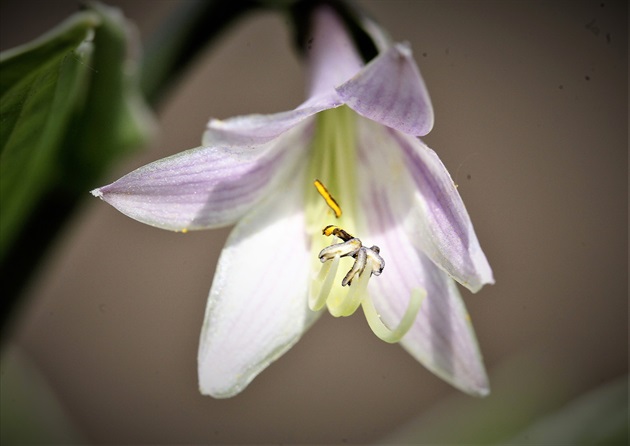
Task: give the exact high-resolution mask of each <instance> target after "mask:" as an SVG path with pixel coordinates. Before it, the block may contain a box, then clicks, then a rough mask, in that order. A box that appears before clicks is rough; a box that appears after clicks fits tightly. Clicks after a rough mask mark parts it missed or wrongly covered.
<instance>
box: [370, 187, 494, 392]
mask: <svg viewBox="0 0 630 446" xmlns="http://www.w3.org/2000/svg"><path fill="white" fill-rule="evenodd" d="M362 201H363V203H364V206H363V207H364V209H365V212H366V217H367V221H368V222H369V223H368V224H369V228H368V229H369V234H370V243H374V244H376V245H377V246H379V247H380V249H381V255H382V257H383V258H384V259H385V265H386V266H385V269H384V270H383V272H382V274H381V275H380V276H378V277H373V278H372V280H370V285H369V286H370V288H369V292H370V296H371V297H372V299H373V302H374V305H375V307H376V309H377V311H378V312H379V314H380V315H381V318H382V320H383V322H385V324H386V325H388V326H389V327H395V326H396V325H397V324H398V323H399V321H400V320H401V318H402V316H403V314H404V313H405V310H406V308H407V305H408V303H409V298H410V296H411V292H412V290H414V289H416V288H420V289H424V290H426V292H427V297H426V298H425V299H424V301H423V302H422V306H421V307H420V312H419V314H418V316H417V318H416V320H415V322H414V324H413V326H412V327H411V329H410V330H409V332H407V334H406V335H405V336H404V337H403V339H402V341H401V344H402V346H403V347H404V348H405V349H406V350H407V351H408V352H409V353H410V354H411V355H412V356H413V357H414V358H416V359H417V360H418V361H420V362H421V363H422V364H423V365H424V366H425V367H427V368H428V369H429V370H431V371H432V372H433V373H435V374H436V375H438V376H439V377H441V378H442V379H444V380H446V381H447V382H449V383H451V384H452V385H454V386H455V387H457V388H459V389H460V390H462V391H464V392H467V393H470V394H472V395H477V396H483V395H486V394H488V392H489V386H488V378H487V375H486V371H485V368H484V365H483V360H482V358H481V354H480V352H479V347H478V345H477V339H476V337H475V333H474V330H473V328H472V325H471V323H470V317H469V315H468V312H467V311H466V308H465V306H464V303H463V301H462V299H461V296H460V294H459V291H458V289H457V285H456V284H455V282H454V281H453V280H452V279H451V278H450V277H448V276H447V275H446V274H445V273H444V272H442V271H441V270H440V269H438V268H437V267H436V266H435V264H434V263H433V262H432V261H431V260H430V259H428V258H427V257H426V256H425V255H423V254H422V253H421V252H418V251H417V250H416V249H415V248H414V247H413V245H412V243H411V241H410V240H409V238H408V237H407V235H406V234H405V231H404V230H403V228H402V227H401V226H400V225H399V224H398V223H397V222H396V221H394V219H393V217H392V216H393V213H392V211H391V209H389V204H388V201H387V198H386V196H385V195H384V194H382V193H380V192H379V191H378V190H375V189H372V190H370V191H369V192H367V193H366V194H364V196H363V200H362ZM368 203H370V204H371V206H369V205H368Z"/></svg>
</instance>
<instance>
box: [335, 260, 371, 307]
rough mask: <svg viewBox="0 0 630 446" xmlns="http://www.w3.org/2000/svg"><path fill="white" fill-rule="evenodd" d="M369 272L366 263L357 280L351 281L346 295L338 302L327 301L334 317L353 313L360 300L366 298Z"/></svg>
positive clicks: (369, 268)
mask: <svg viewBox="0 0 630 446" xmlns="http://www.w3.org/2000/svg"><path fill="white" fill-rule="evenodd" d="M371 274H372V271H371V266H370V265H369V264H367V265H366V268H365V270H364V271H363V272H362V273H361V274H360V275H359V278H358V280H356V281H354V282H352V284H351V285H350V289H349V290H348V293H347V294H346V297H345V298H344V299H343V300H342V301H341V302H339V303H338V304H337V303H335V302H330V301H329V302H327V304H328V311H330V314H332V315H333V316H335V317H339V316H344V317H345V316H350V315H352V314H354V312H355V311H357V308H359V305H361V301H362V300H363V299H365V298H366V297H365V296H366V295H367V294H366V293H367V286H368V282H369V281H370V275H371Z"/></svg>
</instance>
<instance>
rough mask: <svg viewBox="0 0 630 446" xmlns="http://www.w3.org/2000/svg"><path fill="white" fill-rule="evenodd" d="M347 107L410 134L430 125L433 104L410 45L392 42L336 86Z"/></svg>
mask: <svg viewBox="0 0 630 446" xmlns="http://www.w3.org/2000/svg"><path fill="white" fill-rule="evenodd" d="M337 92H338V93H339V96H340V97H341V99H343V100H344V101H345V103H346V105H348V106H349V107H350V108H352V109H353V110H354V111H356V112H357V113H359V114H360V115H362V116H365V117H366V118H369V119H371V120H373V121H377V122H379V123H381V124H384V125H386V126H388V127H392V128H395V129H396V130H399V131H401V132H404V133H407V134H409V135H416V136H422V135H426V134H427V133H429V132H430V131H431V129H432V128H433V120H434V118H433V106H432V105H431V99H430V98H429V93H428V92H427V89H426V87H425V85H424V81H423V80H422V76H420V71H419V70H418V67H417V65H416V62H415V61H414V60H413V57H412V54H411V49H410V48H409V46H408V45H405V44H400V43H398V44H395V45H393V46H392V47H390V48H389V49H388V50H387V51H386V52H384V53H381V54H380V55H379V56H378V57H376V58H375V59H373V60H372V61H371V62H370V63H369V64H367V65H366V66H365V68H363V69H362V70H361V71H360V72H359V73H358V74H357V75H356V76H354V77H353V78H352V79H350V80H348V81H347V82H346V83H344V84H343V85H340V86H339V87H337Z"/></svg>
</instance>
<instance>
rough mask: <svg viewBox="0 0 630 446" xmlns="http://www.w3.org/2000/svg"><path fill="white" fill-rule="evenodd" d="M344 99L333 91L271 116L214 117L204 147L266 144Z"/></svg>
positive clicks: (204, 137) (203, 140) (340, 103)
mask: <svg viewBox="0 0 630 446" xmlns="http://www.w3.org/2000/svg"><path fill="white" fill-rule="evenodd" d="M340 105H343V102H342V101H341V100H340V99H339V97H338V95H337V93H336V92H335V91H334V90H330V91H329V92H328V94H324V95H319V96H316V97H312V98H310V99H308V100H307V101H306V102H304V103H302V104H301V105H299V106H298V107H297V108H296V109H294V110H290V111H285V112H280V113H272V114H268V115H262V114H253V115H246V116H235V117H232V118H229V119H225V120H219V119H211V120H210V122H208V125H207V128H206V131H205V132H204V134H203V138H202V144H203V145H204V146H222V147H255V146H259V145H261V144H265V143H267V142H269V141H271V140H273V139H275V138H277V137H279V136H280V135H282V134H283V133H284V132H286V131H288V130H290V129H292V128H293V127H295V126H296V125H299V124H300V123H302V122H303V121H304V120H306V119H308V118H310V117H311V116H313V115H314V114H316V113H319V112H321V111H324V110H328V109H330V108H335V107H339V106H340Z"/></svg>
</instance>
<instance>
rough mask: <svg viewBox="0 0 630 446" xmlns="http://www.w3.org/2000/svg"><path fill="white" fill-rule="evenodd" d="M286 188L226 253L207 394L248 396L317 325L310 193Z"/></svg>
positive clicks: (203, 350) (211, 305) (202, 371)
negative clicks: (311, 299)
mask: <svg viewBox="0 0 630 446" xmlns="http://www.w3.org/2000/svg"><path fill="white" fill-rule="evenodd" d="M298 177H299V178H298V181H297V182H296V184H293V185H290V186H291V187H287V188H285V189H283V193H282V194H277V195H276V196H275V198H274V199H273V200H268V201H266V202H265V203H263V204H262V205H261V206H260V207H259V208H257V209H255V210H254V211H253V212H251V213H250V214H248V215H247V216H246V217H245V218H244V219H243V220H241V221H240V222H239V223H238V224H237V226H236V227H235V228H234V230H233V231H232V234H230V237H229V239H228V242H227V244H226V246H225V248H224V249H223V252H222V254H221V258H220V259H219V264H218V267H217V271H216V274H215V277H214V282H213V284H212V288H211V290H210V296H209V298H208V306H207V308H206V314H205V319H204V323H203V328H202V331H201V337H200V344H199V356H198V367H199V388H200V390H201V393H203V394H206V395H211V396H213V397H216V398H227V397H230V396H233V395H236V394H237V393H239V392H241V391H242V390H243V389H244V388H245V387H246V386H247V385H248V384H249V382H250V381H251V380H252V379H254V377H256V375H258V374H259V373H260V372H261V371H263V370H264V369H265V368H266V367H267V366H268V365H269V364H270V363H271V362H273V361H275V360H276V359H278V358H279V357H280V356H281V355H282V354H283V353H284V352H286V351H287V350H288V349H289V348H290V347H291V346H292V345H293V344H295V342H297V341H298V339H299V338H300V336H301V335H302V333H303V332H304V331H305V330H306V329H307V328H308V327H309V325H310V324H311V323H312V322H313V321H314V319H315V317H316V315H317V314H318V313H314V312H312V311H311V310H310V309H309V308H308V296H307V289H308V286H307V280H308V276H309V267H310V264H311V262H310V260H309V255H310V251H309V248H308V243H307V240H306V235H305V230H304V227H305V226H304V214H303V203H302V200H303V196H302V195H303V187H302V184H301V183H300V182H302V183H303V182H304V181H303V178H302V177H301V176H298Z"/></svg>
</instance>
